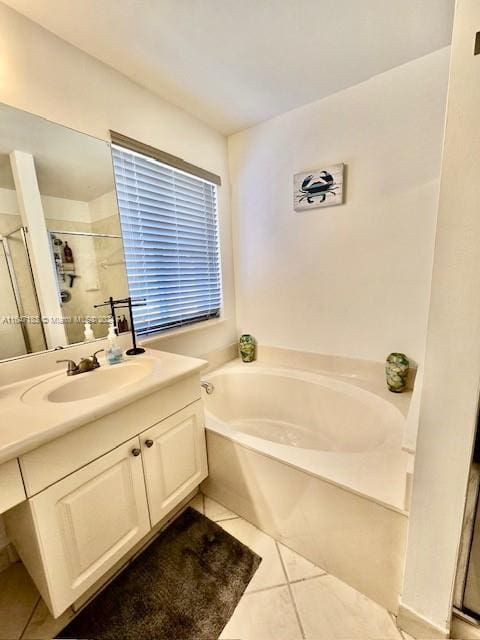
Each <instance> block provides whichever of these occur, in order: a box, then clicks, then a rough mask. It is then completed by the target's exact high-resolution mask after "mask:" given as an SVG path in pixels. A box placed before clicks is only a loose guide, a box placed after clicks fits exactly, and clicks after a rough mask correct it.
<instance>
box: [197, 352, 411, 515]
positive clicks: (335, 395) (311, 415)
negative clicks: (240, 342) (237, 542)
mask: <svg viewBox="0 0 480 640" xmlns="http://www.w3.org/2000/svg"><path fill="white" fill-rule="evenodd" d="M207 378H208V380H209V381H210V382H211V383H212V384H213V386H214V392H213V393H212V394H211V395H205V396H204V398H205V407H206V425H207V428H208V429H210V430H212V431H215V432H216V433H218V434H220V435H223V436H226V437H229V438H232V439H233V440H235V441H236V442H238V443H240V444H242V445H244V446H247V447H250V448H252V449H255V450H257V451H259V452H261V453H263V454H266V455H268V456H271V457H274V458H277V459H278V460H281V461H283V462H285V463H287V464H290V465H292V466H295V467H297V468H298V469H301V470H303V471H306V472H308V473H311V474H314V475H316V476H319V477H321V478H324V479H326V480H329V481H331V482H334V483H336V484H338V485H341V486H344V487H346V488H348V489H349V490H351V491H354V492H357V493H359V494H362V495H365V496H367V497H369V498H371V499H374V500H377V501H379V502H382V503H383V504H386V505H388V506H390V507H392V508H395V509H399V510H401V511H403V510H405V507H406V499H407V496H406V479H407V471H408V463H409V455H408V454H407V453H406V452H404V451H402V448H401V447H402V440H403V433H404V428H405V418H404V416H403V415H402V413H401V412H400V410H399V409H397V408H396V407H395V406H393V405H392V404H391V403H389V402H388V401H387V400H384V399H383V398H380V397H379V396H378V395H375V394H374V393H371V392H369V391H366V390H364V389H361V388H359V387H356V386H354V385H352V384H349V383H348V382H344V381H341V380H338V379H335V378H332V377H328V376H326V375H321V374H317V373H312V372H307V371H299V370H296V369H287V368H285V367H265V366H261V365H258V364H257V363H253V364H249V365H248V366H245V365H241V364H233V365H227V366H226V367H223V368H221V369H218V370H217V371H215V372H213V373H211V374H210V375H208V376H207Z"/></svg>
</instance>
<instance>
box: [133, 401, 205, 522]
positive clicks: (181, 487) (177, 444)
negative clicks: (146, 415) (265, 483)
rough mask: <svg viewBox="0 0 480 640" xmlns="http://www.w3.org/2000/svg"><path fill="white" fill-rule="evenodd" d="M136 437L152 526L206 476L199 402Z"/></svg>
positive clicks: (202, 426) (202, 419) (203, 431)
mask: <svg viewBox="0 0 480 640" xmlns="http://www.w3.org/2000/svg"><path fill="white" fill-rule="evenodd" d="M140 438H141V441H142V455H143V464H144V468H145V484H146V487H147V496H148V506H149V508H150V518H151V520H152V526H154V525H155V524H156V523H157V522H159V521H160V520H161V519H162V518H163V517H164V516H166V515H167V514H168V512H169V511H171V510H172V509H173V508H174V507H175V506H176V505H177V504H178V503H179V502H181V501H182V500H183V498H185V497H186V496H187V495H188V494H189V493H190V492H191V491H192V490H193V489H195V487H196V486H198V485H199V484H200V482H201V481H202V480H203V479H204V478H206V477H207V453H206V446H205V427H204V417H203V405H202V402H201V401H198V402H194V403H193V404H191V405H189V406H188V407H185V409H182V411H179V412H178V413H175V414H174V415H173V416H171V417H170V418H167V419H166V420H163V421H162V422H159V423H158V424H157V425H155V426H153V427H151V428H150V429H148V430H147V431H145V432H144V433H142V435H141V436H140Z"/></svg>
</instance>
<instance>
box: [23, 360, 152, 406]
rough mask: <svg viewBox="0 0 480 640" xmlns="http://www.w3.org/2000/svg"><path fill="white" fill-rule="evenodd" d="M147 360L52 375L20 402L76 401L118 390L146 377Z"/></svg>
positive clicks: (149, 364)
mask: <svg viewBox="0 0 480 640" xmlns="http://www.w3.org/2000/svg"><path fill="white" fill-rule="evenodd" d="M151 370H152V365H151V363H150V362H149V361H147V360H143V361H142V362H128V363H123V364H117V365H113V366H108V365H103V366H101V367H100V368H99V369H95V370H94V371H89V372H87V373H80V374H78V375H76V376H71V377H69V378H67V379H66V380H65V378H63V376H62V377H59V376H55V378H53V379H52V378H49V379H48V380H44V381H43V382H40V383H39V384H37V385H35V386H34V387H32V388H30V389H29V390H28V391H26V392H25V393H24V394H23V396H22V400H23V401H24V402H27V403H28V402H39V401H40V402H56V403H58V402H78V401H79V400H88V399H89V398H95V397H96V396H101V395H104V394H106V393H112V392H116V391H119V390H120V389H123V388H125V387H127V386H129V385H132V384H135V383H136V382H139V381H140V380H142V379H143V378H145V377H146V376H148V375H149V373H150V372H151Z"/></svg>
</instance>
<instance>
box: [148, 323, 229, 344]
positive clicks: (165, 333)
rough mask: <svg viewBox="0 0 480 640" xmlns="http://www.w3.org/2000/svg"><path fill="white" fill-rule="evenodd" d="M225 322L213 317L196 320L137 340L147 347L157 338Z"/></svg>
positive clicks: (181, 333)
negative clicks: (193, 322) (201, 320)
mask: <svg viewBox="0 0 480 640" xmlns="http://www.w3.org/2000/svg"><path fill="white" fill-rule="evenodd" d="M224 322H225V319H224V318H214V319H213V320H204V321H203V322H196V323H195V324H189V325H187V326H186V327H179V328H178V329H169V330H168V331H158V332H157V333H151V334H150V335H149V336H148V337H147V338H141V337H140V338H139V339H138V342H139V344H141V345H142V347H148V346H149V345H151V344H152V343H154V342H158V341H159V340H167V339H168V338H176V337H177V336H182V335H184V334H188V333H193V332H194V331H201V330H202V329H210V328H211V327H217V326H218V325H221V324H223V323H224Z"/></svg>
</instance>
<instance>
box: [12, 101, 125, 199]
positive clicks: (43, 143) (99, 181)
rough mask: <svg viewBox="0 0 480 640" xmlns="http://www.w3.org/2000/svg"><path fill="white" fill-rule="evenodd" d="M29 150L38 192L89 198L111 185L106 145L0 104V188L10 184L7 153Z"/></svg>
mask: <svg viewBox="0 0 480 640" xmlns="http://www.w3.org/2000/svg"><path fill="white" fill-rule="evenodd" d="M15 150H17V151H25V152H27V153H30V154H32V155H33V158H34V162H35V169H36V172H37V180H38V186H39V189H40V193H41V194H42V195H44V196H55V197H57V198H68V199H69V200H80V201H82V202H90V200H93V199H94V198H98V197H99V196H101V195H103V194H105V193H108V192H109V191H112V190H113V188H114V178H113V167H112V156H111V153H110V147H109V146H108V144H107V143H106V142H104V141H103V140H98V139H97V138H93V137H91V136H87V135H85V134H84V133H78V131H73V130H72V129H68V128H67V127H63V126H61V125H59V124H55V123H53V122H49V121H48V120H45V119H44V118H40V117H38V116H34V115H32V114H31V113H27V112H26V111H21V110H20V109H15V108H13V107H9V106H7V105H4V104H0V187H2V188H4V189H14V188H15V183H14V181H13V174H12V170H11V167H10V160H9V154H10V153H11V152H12V151H15Z"/></svg>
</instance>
